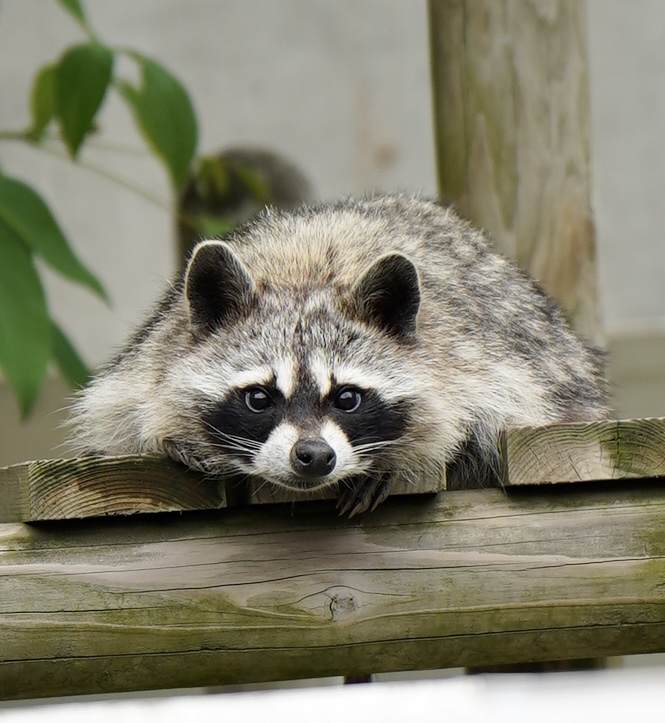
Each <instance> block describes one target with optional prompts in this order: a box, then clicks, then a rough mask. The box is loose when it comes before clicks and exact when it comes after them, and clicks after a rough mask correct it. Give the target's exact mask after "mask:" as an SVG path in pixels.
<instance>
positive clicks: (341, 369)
mask: <svg viewBox="0 0 665 723" xmlns="http://www.w3.org/2000/svg"><path fill="white" fill-rule="evenodd" d="M184 298H185V302H186V306H187V313H188V317H189V324H190V327H191V330H192V336H193V339H194V344H193V349H192V352H191V354H190V355H189V356H188V357H187V358H186V359H185V360H182V362H181V363H180V364H179V366H177V368H175V369H174V370H173V373H172V375H171V383H172V385H173V386H174V387H175V386H178V387H179V388H180V390H181V393H180V395H179V397H178V398H179V399H180V404H181V405H182V409H181V410H180V412H181V417H182V419H183V420H185V421H186V424H184V425H183V428H189V429H190V430H191V431H190V433H189V438H187V439H179V440H175V442H176V445H177V446H178V448H179V449H181V450H182V449H184V450H186V452H184V453H183V456H184V457H186V459H187V461H188V462H189V463H190V464H194V465H195V466H198V467H200V468H201V469H204V470H206V471H210V472H229V471H235V472H240V473H244V474H249V475H254V476H258V477H260V478H263V479H266V480H268V481H270V482H272V483H274V484H276V485H280V486H282V487H286V488H289V489H293V490H299V491H302V490H316V489H320V488H322V487H326V486H330V485H335V484H338V483H340V482H344V480H349V479H350V478H354V477H357V476H359V475H360V476H362V475H365V474H371V473H373V472H380V471H381V470H382V469H387V468H388V467H389V466H390V459H391V457H392V454H393V452H394V450H395V448H396V447H397V446H399V443H400V440H403V439H404V437H405V435H408V434H409V432H410V430H411V423H412V412H413V409H412V404H413V390H412V387H411V382H409V379H410V378H411V377H412V376H413V373H412V363H411V362H412V359H413V350H414V349H415V348H416V347H417V344H418V342H417V338H416V317H417V314H418V308H419V303H420V289H419V283H418V274H417V272H416V269H415V267H414V266H413V264H412V263H411V261H409V260H408V259H407V258H406V257H404V256H402V255H400V254H387V255H385V256H383V257H381V258H379V259H378V260H377V261H376V262H375V263H374V264H372V265H371V266H369V268H367V269H365V270H364V272H362V273H360V274H359V278H357V279H356V281H355V283H353V284H352V285H350V286H349V287H346V288H333V287H331V286H330V285H320V286H319V287H318V288H309V287H306V286H304V285H298V284H294V286H293V287H292V288H288V289H285V288H273V287H271V286H270V285H269V283H268V282H266V281H260V280H259V281H257V279H255V278H254V277H253V276H252V273H251V270H249V269H248V268H247V267H246V266H245V264H244V263H243V262H242V261H241V260H240V258H239V257H238V255H237V254H236V253H235V252H234V251H233V250H232V249H231V247H230V246H229V245H227V244H225V243H223V242H203V243H202V244H200V245H199V246H198V247H197V249H196V250H195V252H194V254H193V256H192V258H191V260H190V263H189V266H188V268H187V271H186V275H185V285H184ZM402 447H403V445H402Z"/></svg>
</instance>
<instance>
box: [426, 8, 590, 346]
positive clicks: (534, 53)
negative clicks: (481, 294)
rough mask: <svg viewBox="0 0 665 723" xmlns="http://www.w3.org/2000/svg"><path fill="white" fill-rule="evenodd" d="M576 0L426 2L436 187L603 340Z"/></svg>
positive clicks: (581, 15) (581, 14)
mask: <svg viewBox="0 0 665 723" xmlns="http://www.w3.org/2000/svg"><path fill="white" fill-rule="evenodd" d="M585 12H586V8H585V4H584V2H582V1H580V0H429V13H430V34H431V53H432V78H433V85H434V117H435V129H436V140H437V155H438V175H439V191H440V196H441V200H442V201H443V202H444V203H451V204H453V205H454V206H455V207H456V208H457V209H458V210H459V212H460V214H461V215H462V216H464V217H466V218H468V219H469V220H471V221H472V222H473V223H474V224H475V225H477V226H480V227H482V228H484V229H485V230H486V231H488V232H489V233H490V235H491V236H492V238H493V240H494V242H495V244H496V246H497V248H498V249H499V250H500V251H501V252H502V253H504V254H506V255H508V256H511V257H513V258H514V259H516V260H517V261H518V263H519V264H520V265H521V266H522V267H524V268H525V269H527V270H528V271H529V273H530V274H531V275H532V276H534V277H535V278H536V279H538V280H539V281H540V282H541V284H542V286H543V287H544V288H545V290H546V291H548V293H550V294H551V295H552V296H554V297H556V298H557V299H558V300H559V301H560V302H561V303H562V305H563V306H564V308H565V310H566V311H567V313H568V315H569V317H570V318H571V320H572V321H573V323H574V325H575V326H576V328H577V329H578V330H579V331H580V332H582V333H583V334H585V335H586V336H587V337H589V338H591V339H594V340H595V341H599V340H600V339H601V331H600V324H599V314H598V301H597V278H596V254H595V230H594V225H593V220H592V215H591V210H590V174H589V153H590V151H589V145H590V138H589V93H588V69H587V47H586V15H585Z"/></svg>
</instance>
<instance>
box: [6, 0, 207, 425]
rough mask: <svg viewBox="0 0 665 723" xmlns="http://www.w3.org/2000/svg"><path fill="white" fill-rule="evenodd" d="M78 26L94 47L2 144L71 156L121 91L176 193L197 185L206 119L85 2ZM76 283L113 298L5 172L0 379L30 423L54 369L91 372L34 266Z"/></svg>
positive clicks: (56, 76)
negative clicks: (106, 32)
mask: <svg viewBox="0 0 665 723" xmlns="http://www.w3.org/2000/svg"><path fill="white" fill-rule="evenodd" d="M58 2H59V4H60V5H61V6H62V7H63V8H64V9H65V10H66V11H67V12H69V13H70V14H71V15H72V16H73V17H74V18H75V19H76V20H77V22H78V23H79V25H80V26H81V28H82V30H83V31H84V33H85V35H86V37H87V40H86V42H83V43H81V44H78V45H75V46H74V47H70V48H68V49H67V50H65V52H64V53H63V54H62V55H61V57H60V58H59V59H58V60H56V61H55V62H53V63H50V64H48V65H46V66H44V67H42V68H41V69H40V70H39V71H38V72H37V74H36V76H35V78H34V81H33V85H32V93H31V101H30V110H31V124H30V127H29V128H27V129H26V130H22V131H21V130H19V131H14V130H12V131H0V140H7V141H21V142H25V143H28V144H31V145H33V146H36V147H44V142H45V140H46V139H47V130H49V129H50V128H51V127H55V129H56V131H57V138H58V140H59V141H60V142H62V143H63V144H64V147H65V148H66V150H67V153H68V155H69V157H70V158H71V159H72V161H74V162H79V155H80V152H81V149H82V148H83V147H84V145H85V143H86V141H87V140H88V139H89V138H90V136H91V134H92V133H94V132H95V130H96V118H97V115H98V113H99V110H100V108H101V107H102V104H103V102H104V99H105V97H106V95H107V93H108V92H113V91H115V92H118V93H119V94H120V96H121V97H122V98H123V99H124V101H125V102H126V103H127V104H128V106H129V108H130V109H131V111H132V114H133V117H134V120H135V122H136V125H137V127H138V129H139V131H140V133H141V134H142V136H143V138H144V139H145V141H146V142H147V144H148V146H149V148H150V150H151V151H152V152H153V153H154V155H155V156H156V157H157V158H158V159H159V160H160V161H161V162H162V163H163V165H164V166H165V168H166V171H167V173H168V175H169V178H170V180H171V184H172V187H173V190H174V193H177V192H178V191H179V189H180V188H182V186H183V184H184V183H185V180H186V179H187V177H188V174H189V172H190V168H191V166H192V162H193V159H194V155H195V152H196V145H197V137H198V131H197V120H196V115H195V112H194V109H193V106H192V102H191V100H190V97H189V94H188V93H187V91H186V90H185V88H184V87H183V85H182V84H181V83H180V82H179V81H178V80H177V79H176V78H175V77H174V76H173V75H172V74H171V73H170V72H168V71H167V70H166V69H165V68H164V67H163V66H162V65H161V64H159V63H158V62H156V61H155V60H153V59H151V58H148V57H146V56H145V55H142V54H141V53H139V52H137V51H135V50H132V49H127V48H111V47H109V46H107V45H106V44H104V43H103V42H102V41H101V40H100V39H99V38H98V37H97V35H96V34H95V33H94V32H93V30H92V28H91V26H90V23H89V22H88V19H87V17H86V15H85V13H84V10H83V7H82V5H81V3H80V2H79V0H58ZM119 56H124V57H128V58H130V59H131V60H132V61H133V62H134V63H136V64H137V66H138V68H139V72H140V83H139V84H138V85H134V84H132V83H131V82H129V81H127V80H125V79H123V78H121V77H118V76H117V75H116V73H115V68H116V66H117V62H116V61H117V58H118V57H119ZM36 258H40V259H41V260H42V261H44V262H46V264H47V265H48V266H50V267H51V268H52V269H53V270H55V271H56V272H57V273H59V274H60V275H62V276H64V277H65V278H67V279H68V280H70V281H72V282H74V283H77V284H81V285H83V286H85V287H86V288H87V289H89V290H90V291H92V292H93V293H95V294H97V295H98V296H99V297H101V298H102V299H105V300H106V299H107V296H106V293H105V291H104V289H103V287H102V285H101V283H100V282H99V281H98V279H97V278H96V276H95V275H94V274H93V273H92V272H91V271H90V270H89V269H87V268H86V267H85V266H84V265H83V263H82V262H81V261H80V260H79V259H78V258H77V256H76V255H75V253H74V252H73V250H72V248H71V245H70V243H69V241H68V239H67V238H66V236H65V234H64V233H63V231H62V229H61V228H60V226H59V224H58V222H57V221H56V219H55V216H54V214H53V213H52V212H51V210H50V209H49V207H48V205H47V204H46V202H45V201H44V200H43V199H42V198H41V197H40V196H39V194H38V193H37V192H36V191H35V190H34V189H33V188H32V187H31V186H29V185H28V184H26V183H25V182H23V181H22V180H19V179H16V178H11V177H9V176H7V175H6V174H4V173H3V172H2V170H1V169H0V370H2V372H3V373H4V375H5V377H6V378H7V380H8V382H9V384H10V385H11V387H12V388H13V390H14V392H15V394H16V398H17V400H18V403H19V406H20V409H21V412H22V414H23V416H26V415H27V414H28V413H29V412H30V410H31V408H32V407H33V404H34V402H35V399H36V397H37V394H38V392H39V389H40V388H41V385H42V383H43V381H44V378H45V375H46V371H47V367H48V364H49V362H54V363H55V364H56V365H57V367H58V368H59V369H60V371H61V373H62V374H63V375H64V377H65V378H66V379H68V380H69V381H70V382H71V383H72V384H73V385H80V384H82V383H84V382H85V380H86V378H87V376H88V370H87V368H86V365H85V364H84V362H83V361H82V360H81V358H80V356H79V355H78V353H77V352H76V350H75V348H74V346H73V345H72V343H71V342H70V340H69V339H68V338H67V336H66V335H65V333H64V332H63V331H62V329H61V328H60V327H59V326H58V325H57V324H56V323H55V322H54V321H53V319H52V318H51V315H50V313H49V309H48V305H47V301H46V295H45V293H44V288H43V285H42V281H41V279H40V276H39V273H38V271H37V269H36V267H35V259H36Z"/></svg>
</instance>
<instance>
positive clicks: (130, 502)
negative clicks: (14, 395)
mask: <svg viewBox="0 0 665 723" xmlns="http://www.w3.org/2000/svg"><path fill="white" fill-rule="evenodd" d="M0 491H1V492H0V522H29V521H37V520H60V519H70V518H79V517H103V516H105V515H118V514H123V515H133V514H137V513H143V512H175V511H177V512H183V511H187V510H201V509H217V508H220V507H225V506H226V495H225V489H224V484H223V483H218V482H217V481H215V480H209V479H205V478H204V476H203V475H201V474H196V473H193V472H188V471H187V470H186V469H185V468H184V467H182V465H178V464H176V463H175V462H171V461H170V460H167V459H164V458H162V457H157V456H151V455H143V456H140V455H128V456H124V457H82V458H80V459H54V460H40V461H35V462H26V463H24V464H17V465H12V466H10V467H4V468H0Z"/></svg>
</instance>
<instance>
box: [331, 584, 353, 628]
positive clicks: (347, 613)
mask: <svg viewBox="0 0 665 723" xmlns="http://www.w3.org/2000/svg"><path fill="white" fill-rule="evenodd" d="M328 598H329V600H330V604H329V607H330V614H331V617H332V619H333V620H345V619H346V618H349V617H351V615H353V614H354V613H355V612H356V610H358V608H359V607H360V602H359V600H358V599H357V597H356V593H355V591H353V590H350V589H348V588H345V587H336V588H332V589H330V590H328Z"/></svg>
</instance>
